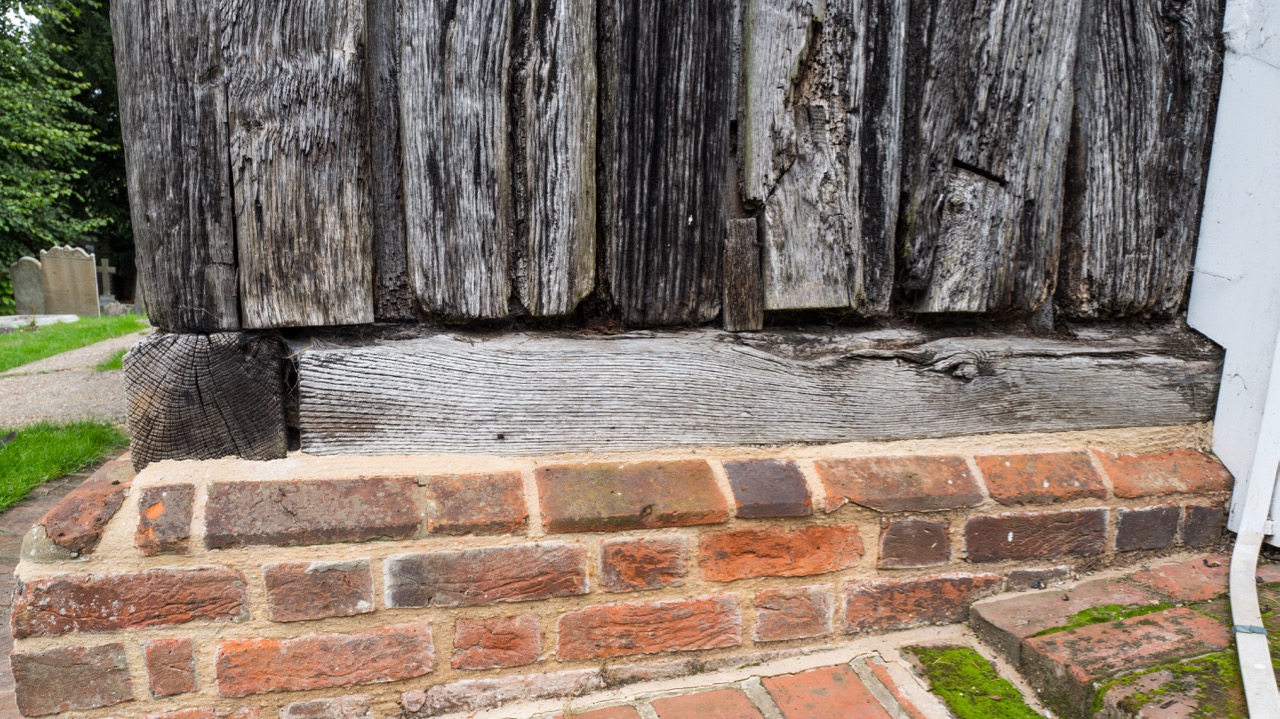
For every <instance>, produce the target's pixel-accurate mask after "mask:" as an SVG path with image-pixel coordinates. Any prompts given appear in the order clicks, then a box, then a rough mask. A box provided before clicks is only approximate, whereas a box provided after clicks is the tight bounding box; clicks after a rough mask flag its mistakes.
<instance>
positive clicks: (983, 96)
mask: <svg viewBox="0 0 1280 719" xmlns="http://www.w3.org/2000/svg"><path fill="white" fill-rule="evenodd" d="M1081 3H1082V0H916V2H914V3H913V4H912V9H913V15H912V18H911V25H912V26H913V27H916V28H920V29H921V31H922V33H923V34H924V35H925V38H926V39H924V40H923V42H920V41H917V42H916V46H915V47H914V48H912V50H915V52H910V53H909V57H910V59H911V61H912V64H911V67H910V69H909V72H910V73H911V74H915V75H917V76H919V77H921V78H922V82H921V83H918V84H914V83H913V86H914V87H915V88H916V89H917V90H918V91H919V92H920V96H919V97H918V98H917V100H916V101H915V102H914V103H913V107H914V109H915V110H916V112H915V113H914V115H910V116H908V117H907V120H906V121H907V123H909V125H913V127H911V128H910V130H909V137H910V141H909V142H908V143H907V145H906V149H905V152H906V153H907V154H906V156H907V161H906V178H905V182H906V184H905V187H904V192H903V194H904V196H905V200H906V206H905V207H904V208H903V214H904V221H905V227H904V233H905V243H906V254H907V256H906V257H905V258H904V261H905V263H906V266H905V267H904V268H903V272H902V273H901V280H902V289H903V290H904V291H905V293H906V294H907V295H908V296H910V297H911V298H912V299H913V300H914V301H915V304H914V309H915V310H916V311H919V312H998V311H1004V310H1017V311H1031V310H1035V309H1037V308H1039V307H1040V306H1041V305H1042V304H1043V303H1044V302H1045V300H1046V299H1047V298H1048V296H1049V293H1050V291H1051V289H1052V286H1053V280H1054V275H1055V272H1056V269H1057V263H1058V251H1059V233H1060V228H1061V207H1062V194H1063V176H1064V162H1065V156H1066V147H1067V139H1068V135H1069V129H1070V113H1071V103H1072V81H1071V78H1072V73H1073V70H1074V63H1075V55H1076V41H1077V31H1078V28H1079V19H1080V11H1081Z"/></svg>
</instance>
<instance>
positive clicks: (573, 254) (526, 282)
mask: <svg viewBox="0 0 1280 719" xmlns="http://www.w3.org/2000/svg"><path fill="white" fill-rule="evenodd" d="M595 5H596V3H595V0H531V7H530V11H529V28H528V43H529V48H528V50H529V57H528V60H527V63H526V64H525V67H524V78H523V80H524V84H523V88H522V90H523V93H524V96H523V102H524V107H523V117H522V118H521V120H522V125H521V130H522V132H521V133H520V138H521V140H522V142H523V147H522V148H521V150H522V153H521V154H522V155H523V160H524V162H523V165H524V167H523V173H518V174H517V177H518V178H519V179H520V180H522V181H521V182H518V185H519V187H518V188H517V189H518V192H517V193H516V202H517V214H518V216H519V217H520V218H521V220H522V223H521V224H522V229H523V233H522V234H523V237H522V240H523V247H524V251H523V253H522V254H521V257H520V261H521V266H519V267H518V268H517V277H518V286H519V290H520V299H521V302H523V304H524V306H525V308H527V309H528V311H529V314H532V315H535V316H544V315H564V314H569V313H570V312H572V311H573V310H574V308H575V307H577V305H578V302H579V301H580V300H582V298H584V297H586V296H587V295H588V294H589V293H590V292H591V290H592V289H593V288H594V287H595V271H596V253H595V249H596V181H595V164H596V57H595V52H596V45H595V36H596V28H595Z"/></svg>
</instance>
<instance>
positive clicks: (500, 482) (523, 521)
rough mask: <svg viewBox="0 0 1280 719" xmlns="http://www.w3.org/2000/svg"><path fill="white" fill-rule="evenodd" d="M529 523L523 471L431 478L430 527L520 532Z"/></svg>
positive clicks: (453, 531)
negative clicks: (521, 473)
mask: <svg viewBox="0 0 1280 719" xmlns="http://www.w3.org/2000/svg"><path fill="white" fill-rule="evenodd" d="M528 524H529V507H528V506H527V505H526V504H525V501H524V480H523V479H521V477H520V473H519V472H502V473H497V474H467V475H454V474H450V475H440V476H436V477H430V478H428V479H427V531H428V532H431V533H433V534H516V533H519V532H524V531H525V529H526V528H527V527H528Z"/></svg>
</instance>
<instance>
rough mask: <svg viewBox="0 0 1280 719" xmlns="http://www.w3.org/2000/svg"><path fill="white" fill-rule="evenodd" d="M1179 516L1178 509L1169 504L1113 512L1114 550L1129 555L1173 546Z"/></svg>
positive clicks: (1179, 510)
mask: <svg viewBox="0 0 1280 719" xmlns="http://www.w3.org/2000/svg"><path fill="white" fill-rule="evenodd" d="M1181 514H1182V509H1181V508H1180V507H1177V506H1173V505H1169V506H1164V507H1144V508H1142V509H1124V508H1121V509H1120V510H1119V511H1118V512H1117V513H1116V549H1118V550H1120V551H1122V552H1130V551H1136V550H1139V549H1164V548H1165V547H1171V546H1173V542H1174V540H1176V539H1177V537H1178V517H1179V515H1181Z"/></svg>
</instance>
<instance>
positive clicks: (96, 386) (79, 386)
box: [0, 330, 150, 427]
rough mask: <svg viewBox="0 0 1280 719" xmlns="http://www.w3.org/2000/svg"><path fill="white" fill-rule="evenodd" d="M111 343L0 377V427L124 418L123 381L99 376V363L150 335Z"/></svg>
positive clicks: (114, 374) (113, 375) (114, 376)
mask: <svg viewBox="0 0 1280 719" xmlns="http://www.w3.org/2000/svg"><path fill="white" fill-rule="evenodd" d="M149 331H150V330H146V331H143V332H139V333H136V334H131V335H125V336H123V337H116V338H114V339H109V340H105V341H102V342H99V343H97V344H92V345H89V346H88V347H81V348H80V349H78V350H72V351H70V352H64V353H62V354H60V355H55V356H53V357H48V358H46V359H42V360H40V361H38V362H32V363H31V364H25V365H22V366H21V367H15V368H13V369H11V370H9V371H8V372H3V373H0V426H4V427H21V426H23V425H28V424H32V423H35V422H39V421H42V420H49V421H52V422H68V421H71V420H76V419H89V418H93V419H108V420H112V421H115V422H123V421H124V418H125V398H124V378H123V376H122V375H121V373H120V372H118V371H116V372H98V371H96V370H95V369H94V367H95V366H97V365H98V363H100V362H103V361H104V360H107V359H109V358H110V357H111V355H112V354H113V353H115V352H116V351H117V350H120V349H127V348H129V347H132V346H133V344H134V343H135V342H137V341H138V340H139V339H141V338H142V336H143V335H144V334H146V333H147V332H149Z"/></svg>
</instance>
